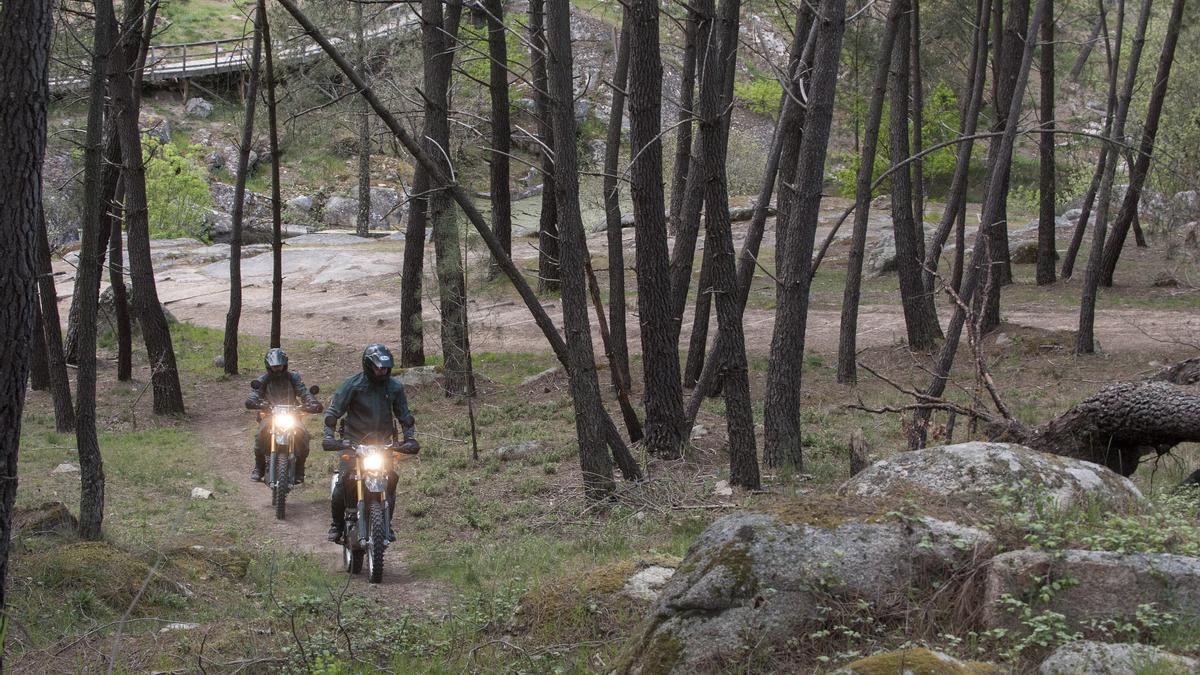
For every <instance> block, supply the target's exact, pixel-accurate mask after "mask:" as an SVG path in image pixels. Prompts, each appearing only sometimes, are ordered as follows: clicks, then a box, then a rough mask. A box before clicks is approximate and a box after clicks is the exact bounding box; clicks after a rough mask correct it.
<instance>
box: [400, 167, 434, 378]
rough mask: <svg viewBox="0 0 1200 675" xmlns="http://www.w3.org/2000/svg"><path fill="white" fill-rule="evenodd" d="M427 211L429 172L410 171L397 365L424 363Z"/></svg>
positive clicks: (401, 277)
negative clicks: (409, 199) (423, 317)
mask: <svg viewBox="0 0 1200 675" xmlns="http://www.w3.org/2000/svg"><path fill="white" fill-rule="evenodd" d="M428 213H429V173H428V171H426V169H425V167H424V166H421V165H418V166H417V167H416V169H415V170H414V171H413V184H412V199H411V205H410V208H409V211H408V227H407V229H405V231H404V262H403V263H402V265H403V267H402V268H401V270H402V271H401V273H400V365H401V366H403V367H405V368H412V367H413V366H423V365H425V328H424V325H423V321H422V319H421V286H422V283H421V282H422V278H421V277H422V275H423V273H424V267H425V232H426V223H427V220H428Z"/></svg>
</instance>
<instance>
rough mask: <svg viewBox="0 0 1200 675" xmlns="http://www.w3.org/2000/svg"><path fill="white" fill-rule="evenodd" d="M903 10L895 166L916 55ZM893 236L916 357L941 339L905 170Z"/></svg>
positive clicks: (895, 190)
mask: <svg viewBox="0 0 1200 675" xmlns="http://www.w3.org/2000/svg"><path fill="white" fill-rule="evenodd" d="M894 1H895V2H897V3H898V4H901V5H904V6H905V9H904V12H903V13H902V14H901V15H900V20H899V23H898V24H897V27H896V37H897V40H898V44H897V45H896V48H895V49H894V50H893V53H892V72H891V75H890V77H891V86H890V87H889V89H890V97H891V111H890V112H891V115H890V119H889V124H888V128H889V131H890V139H889V141H890V143H889V145H890V147H891V155H892V161H893V163H894V164H898V163H899V162H902V161H904V160H905V159H906V158H907V157H908V156H909V146H908V137H909V136H908V96H909V82H908V74H909V67H910V63H909V58H910V54H911V53H912V50H911V47H910V44H909V43H910V42H911V40H912V38H911V36H912V32H911V29H910V28H909V20H910V14H909V8H908V6H907V2H905V0H894ZM891 183H892V200H891V201H892V232H893V236H894V237H895V240H896V274H897V276H898V277H899V281H900V301H901V303H902V304H903V306H904V325H905V328H906V329H907V332H908V346H909V348H910V349H913V350H917V351H926V350H928V349H931V348H932V347H933V346H934V344H935V343H936V342H937V339H938V338H940V337H941V334H942V331H941V327H939V326H938V320H937V312H935V311H934V309H933V294H932V293H929V292H926V290H925V284H924V283H923V282H922V280H921V260H922V258H923V256H922V251H921V246H919V245H918V244H917V240H918V239H919V238H921V237H923V236H924V235H923V232H922V233H921V234H920V235H918V232H919V231H920V230H919V229H918V225H917V224H916V223H915V222H914V221H913V212H912V203H913V196H912V183H911V179H910V173H909V170H908V169H907V168H904V169H901V170H899V171H895V172H894V173H892V181H891Z"/></svg>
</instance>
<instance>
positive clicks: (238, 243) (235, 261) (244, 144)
mask: <svg viewBox="0 0 1200 675" xmlns="http://www.w3.org/2000/svg"><path fill="white" fill-rule="evenodd" d="M251 50H252V51H251V53H252V57H251V61H250V84H249V91H248V93H247V96H246V116H245V120H244V121H243V122H242V139H241V143H240V144H239V145H238V165H237V176H236V178H235V180H234V185H233V212H232V213H231V214H230V215H231V216H232V217H233V227H232V228H231V232H230V237H229V312H228V313H226V315H225V350H224V358H225V374H226V375H237V374H238V324H239V323H240V322H241V320H242V229H243V219H244V217H245V200H246V178H247V175H248V174H249V173H250V146H251V144H253V143H254V112H255V108H256V107H257V104H258V75H259V69H260V68H261V63H262V31H261V30H260V29H259V25H258V22H257V21H255V22H254V43H253V47H252V48H251Z"/></svg>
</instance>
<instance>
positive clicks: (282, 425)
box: [275, 413, 296, 431]
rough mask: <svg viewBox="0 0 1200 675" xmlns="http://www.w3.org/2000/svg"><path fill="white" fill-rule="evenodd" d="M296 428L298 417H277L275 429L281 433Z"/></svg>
mask: <svg viewBox="0 0 1200 675" xmlns="http://www.w3.org/2000/svg"><path fill="white" fill-rule="evenodd" d="M294 426H296V417H295V416H294V415H290V414H286V413H285V414H282V415H276V416H275V428H276V429H277V430H279V431H287V430H288V429H291V428H292V427H294Z"/></svg>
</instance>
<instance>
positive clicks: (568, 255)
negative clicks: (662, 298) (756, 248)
mask: <svg viewBox="0 0 1200 675" xmlns="http://www.w3.org/2000/svg"><path fill="white" fill-rule="evenodd" d="M635 6H636V5H635ZM656 8H657V7H656ZM546 9H547V11H546V46H547V54H546V57H547V58H546V62H547V67H546V70H547V79H548V81H549V85H550V88H549V98H550V103H551V104H552V107H551V110H552V111H553V126H554V137H555V138H557V139H560V140H562V141H563V142H561V143H559V144H558V146H557V147H556V148H555V154H554V169H555V178H556V179H557V180H556V181H555V184H554V186H555V193H556V194H555V201H556V202H557V203H558V215H559V229H558V231H559V235H560V236H561V238H562V240H561V254H562V266H561V272H562V279H561V280H562V306H563V327H564V328H565V330H566V333H567V353H568V354H569V358H570V359H571V364H572V367H571V368H570V369H569V374H570V382H571V385H570V388H571V400H572V402H573V404H574V408H575V431H576V434H577V436H578V438H579V463H580V468H581V470H582V471H583V485H584V492H585V494H587V496H588V497H589V498H591V499H600V498H603V497H604V496H606V495H608V494H609V493H610V492H612V489H613V482H612V464H611V463H610V461H609V456H608V452H607V451H606V450H607V448H606V440H605V429H604V422H603V418H604V407H603V406H602V405H601V401H600V385H599V382H597V378H596V361H595V357H594V356H593V353H592V331H591V329H590V328H589V322H588V310H587V289H586V286H585V282H584V278H583V277H584V274H583V266H584V262H585V261H586V260H587V242H586V241H585V240H584V234H583V221H582V220H581V218H580V214H579V171H578V165H577V163H576V149H575V144H574V143H572V142H568V139H574V138H575V110H574V102H575V99H574V91H573V89H572V79H573V77H572V72H573V71H572V67H571V62H572V57H571V8H570V4H569V3H568V2H567V0H548V2H547V3H546ZM634 44H636V41H635V43H634ZM631 46H633V45H631ZM634 98H636V96H631V102H630V106H631V109H632V108H633V105H634V104H633V100H632V99H634ZM634 119H635V120H636V116H635V117H634ZM659 218H660V221H661V219H662V208H661V204H660V206H659ZM676 368H678V365H676ZM677 377H678V375H677Z"/></svg>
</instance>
